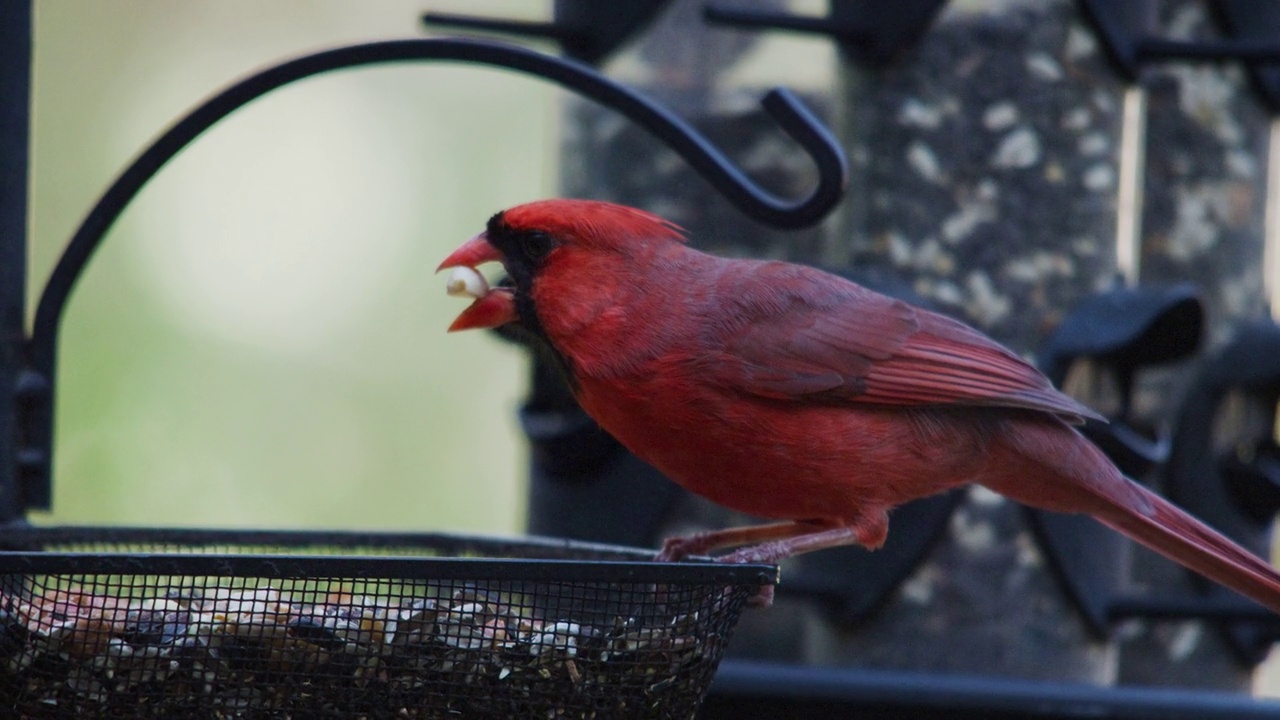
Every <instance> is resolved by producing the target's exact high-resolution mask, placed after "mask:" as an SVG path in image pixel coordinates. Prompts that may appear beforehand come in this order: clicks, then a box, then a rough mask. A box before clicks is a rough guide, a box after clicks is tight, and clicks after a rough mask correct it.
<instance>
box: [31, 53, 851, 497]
mask: <svg viewBox="0 0 1280 720" xmlns="http://www.w3.org/2000/svg"><path fill="white" fill-rule="evenodd" d="M409 60H446V61H455V62H468V63H476V64H480V65H490V66H495V67H502V68H507V69H509V70H516V71H519V72H523V73H526V74H529V75H534V76H536V77H541V78H544V79H547V80H549V81H551V82H554V83H556V84H558V85H560V86H562V87H565V88H567V89H570V90H574V91H576V92H578V93H581V94H582V95H584V96H586V97H588V98H591V99H593V100H595V101H596V102H599V103H601V104H602V105H605V106H607V107H610V108H612V109H614V110H616V111H618V112H619V113H621V114H622V115H624V116H626V117H627V118H629V119H630V120H632V121H633V122H635V123H637V124H639V125H640V126H641V127H644V128H645V129H646V130H648V131H649V132H650V133H652V134H653V135H654V136H656V137H657V138H659V139H660V140H662V141H663V142H665V143H666V144H667V145H669V146H670V147H671V148H672V149H673V150H675V151H676V152H677V153H678V154H679V155H680V156H681V157H683V158H684V159H685V161H686V162H688V163H689V164H690V165H691V166H693V168H694V169H695V170H697V172H698V173H699V174H700V175H702V177H704V178H705V179H706V180H707V181H708V182H709V183H711V185H712V186H714V187H715V188H716V189H717V190H719V191H720V192H721V193H722V194H723V195H724V196H725V197H726V198H727V199H728V200H729V201H730V202H732V203H733V204H734V205H735V206H737V207H738V209H740V210H742V211H743V212H744V213H746V214H747V215H749V216H751V217H753V218H755V219H756V220H759V221H761V222H764V223H767V224H770V225H774V226H777V227H784V228H799V227H805V226H808V225H812V224H814V223H817V222H818V221H820V220H822V218H823V217H825V216H826V215H827V213H828V212H830V211H831V209H832V208H833V207H834V206H835V205H836V203H837V202H839V200H840V198H841V196H842V195H843V193H844V188H845V186H846V185H847V183H848V178H849V170H848V163H847V161H846V160H845V157H844V152H843V151H842V150H841V148H840V145H839V144H838V143H837V142H836V140H835V138H834V137H833V136H832V135H831V133H830V132H829V131H828V130H827V129H826V128H825V127H824V126H823V125H822V123H821V122H820V121H819V120H818V119H817V118H815V117H814V116H813V114H812V113H811V112H810V111H809V110H808V109H807V108H806V107H805V106H804V105H803V104H802V103H801V102H800V101H799V100H798V99H797V98H796V97H795V96H794V95H792V94H791V93H790V92H789V91H787V90H785V89H782V88H776V89H774V90H772V91H770V92H769V93H768V94H767V95H766V96H765V97H764V99H763V100H762V101H761V103H762V105H763V106H764V109H765V111H766V112H767V113H768V114H769V116H770V117H772V118H773V119H774V121H775V122H777V123H778V125H779V126H780V127H781V128H782V129H783V130H784V131H785V132H786V133H787V134H788V135H789V136H791V138H792V139H794V140H795V141H796V142H797V143H799V144H800V146H801V147H803V148H804V149H805V151H806V152H807V153H808V154H809V156H810V157H811V158H812V159H813V161H814V164H815V165H816V166H817V168H818V181H817V185H816V187H815V188H814V190H813V192H812V194H810V196H809V197H807V198H804V199H802V200H799V201H788V200H783V199H780V198H778V197H776V196H774V195H772V194H771V193H768V192H766V191H765V190H763V189H761V188H760V187H759V186H757V185H756V184H755V183H753V182H752V181H751V180H750V179H749V178H748V177H747V176H746V175H745V174H744V173H743V172H742V171H741V170H739V169H738V168H737V167H736V166H735V165H734V164H733V163H731V162H730V161H729V160H728V159H726V158H725V156H724V155H723V154H722V153H721V152H720V151H719V150H718V149H716V148H715V147H714V146H713V145H712V144H711V143H710V142H709V141H708V140H707V139H706V138H704V137H703V136H702V135H701V134H700V133H698V131H697V130H695V129H694V128H693V127H692V126H691V125H689V124H688V123H687V122H685V121H684V120H682V119H680V118H679V117H677V116H675V115H673V114H672V113H671V112H669V111H667V110H666V109H664V108H662V107H660V106H659V105H657V104H655V103H654V102H653V101H651V100H649V99H648V98H646V97H644V96H643V95H641V94H639V93H637V92H635V91H633V90H630V89H627V88H625V87H623V86H621V85H619V84H617V83H615V82H614V81H612V80H610V79H609V78H607V77H605V76H604V75H601V74H600V73H598V72H596V71H595V70H592V69H591V68H590V67H588V66H586V65H583V64H581V63H578V62H575V61H573V60H567V59H564V58H558V57H554V56H550V55H545V54H542V53H539V52H535V51H532V50H528V49H525V48H521V47H516V46H512V45H505V44H500V43H492V42H485V41H479V40H461V39H430V40H389V41H383V42H374V43H367V44H361V45H351V46H348V47H341V48H335V49H332V50H325V51H322V52H318V53H314V54H311V55H305V56H302V57H299V58H296V59H294V60H290V61H287V62H284V63H282V64H280V65H276V66H274V67H271V68H268V69H266V70H263V71H261V72H258V73H256V74H254V75H251V76H249V77H247V78H245V79H243V80H241V81H239V82H237V83H235V84H234V85H232V86H231V87H229V88H227V89H225V90H223V91H222V92H220V93H218V94H217V95H215V96H213V97H212V98H210V99H209V100H207V101H205V102H204V103H203V104H202V105H200V106H199V107H197V108H196V109H194V110H192V111H191V112H190V113H188V114H187V116H186V117H184V118H182V119H181V120H179V121H178V122H177V123H175V124H174V125H173V126H172V127H170V128H169V129H168V130H167V131H166V132H165V133H164V134H163V135H161V136H160V137H159V138H158V139H157V140H156V141H155V142H153V143H152V144H151V146H150V147H148V148H147V149H146V150H144V151H143V152H142V154H141V155H139V156H138V157H137V159H135V160H134V161H133V163H132V164H131V165H130V166H129V167H128V168H126V169H125V171H124V172H123V173H121V174H120V176H119V177H117V178H116V180H115V182H113V183H112V184H111V186H110V187H109V188H108V189H107V191H106V192H105V193H103V195H102V197H101V198H99V200H98V202H97V204H96V205H95V206H94V207H93V209H92V210H91V211H90V212H89V214H88V216H87V217H86V218H85V220H84V222H83V223H81V225H80V228H79V229H78V230H77V231H76V233H75V235H74V236H73V237H72V238H71V241H70V242H69V243H68V244H67V247H66V249H65V250H64V251H63V254H62V257H61V258H60V259H59V260H58V264H57V266H56V267H55V268H54V270H53V273H52V275H51V276H50V278H49V282H48V284H47V285H46V286H45V288H44V291H43V293H42V294H41V296H40V301H39V304H38V305H37V307H36V316H35V322H34V324H33V328H32V336H31V339H30V341H29V343H28V347H27V357H26V361H27V368H28V370H27V373H29V375H28V386H31V387H43V388H44V391H43V392H42V393H39V394H38V397H35V398H28V401H27V402H26V403H25V404H24V405H23V406H22V408H21V410H22V412H23V416H22V421H21V424H22V426H23V430H22V435H23V438H22V443H21V447H20V448H19V458H20V460H19V461H20V464H21V467H20V473H21V476H22V478H23V480H22V484H23V493H24V501H25V506H26V507H30V508H48V507H49V503H50V499H51V498H50V496H51V487H50V482H49V477H50V475H49V466H50V463H51V457H50V455H51V448H52V435H53V392H54V389H53V385H54V383H53V377H54V366H55V362H56V354H57V341H58V330H59V323H60V321H61V317H62V310H63V307H64V306H65V305H66V302H67V298H68V296H69V295H70V293H71V290H72V288H73V287H74V286H75V283H76V280H77V279H78V278H79V277H80V273H81V272H82V271H83V269H84V266H85V265H86V264H87V263H88V261H89V259H90V258H91V257H92V256H93V253H94V251H95V250H96V249H97V247H98V245H99V244H100V242H101V240H102V237H103V236H104V235H105V234H106V232H107V231H108V230H109V229H110V228H111V226H112V224H113V223H114V222H115V220H116V218H117V217H119V215H120V213H121V212H123V210H124V208H125V206H126V205H128V203H129V202H130V201H131V200H132V199H133V197H134V196H135V195H136V194H137V193H138V191H139V190H141V189H142V187H143V186H144V185H145V184H146V183H147V182H148V181H149V180H150V179H151V177H152V176H154V175H155V174H156V172H158V171H159V170H160V168H161V167H163V166H164V164H165V163H166V162H168V161H169V160H170V159H171V158H173V156H174V155H176V154H177V153H178V152H179V151H180V150H181V149H182V148H184V147H186V145H187V144H188V143H190V142H191V141H192V140H194V139H195V138H196V137H197V136H199V135H200V133H202V132H204V131H205V130H207V129H208V128H210V127H211V126H212V125H214V124H215V123H216V122H218V121H219V120H221V119H222V118H224V117H226V116H227V115H229V114H230V113H232V112H233V111H235V110H236V109H238V108H240V107H242V106H243V105H246V104H247V103H249V102H250V101H252V100H254V99H256V98H258V97H260V96H262V95H264V94H266V93H268V92H270V91H272V90H275V89H277V88H279V87H281V86H283V85H286V84H288V83H291V82H293V81H295V80H300V79H302V78H305V77H309V76H312V75H316V74H319V73H323V72H327V71H330V70H337V69H339V68H349V67H358V66H363V65H372V64H375V63H384V62H403V61H409ZM23 458H25V460H24V459H23Z"/></svg>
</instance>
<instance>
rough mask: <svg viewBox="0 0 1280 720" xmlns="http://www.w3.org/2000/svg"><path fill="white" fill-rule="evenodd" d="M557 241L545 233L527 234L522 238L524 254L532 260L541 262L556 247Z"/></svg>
mask: <svg viewBox="0 0 1280 720" xmlns="http://www.w3.org/2000/svg"><path fill="white" fill-rule="evenodd" d="M555 244H556V242H555V240H554V239H553V238H552V237H551V236H550V235H548V234H546V233H544V232H537V231H535V232H530V233H526V234H525V235H524V236H523V237H522V238H521V246H522V249H523V250H524V254H525V255H526V256H527V257H528V258H529V259H531V260H541V259H542V258H544V257H546V256H547V253H549V252H551V249H552V248H554V247H555Z"/></svg>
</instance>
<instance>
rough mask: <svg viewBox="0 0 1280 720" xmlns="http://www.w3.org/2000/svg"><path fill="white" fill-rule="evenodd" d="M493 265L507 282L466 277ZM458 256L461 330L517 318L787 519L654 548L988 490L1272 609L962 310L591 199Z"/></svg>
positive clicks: (850, 517)
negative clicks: (971, 488)
mask: <svg viewBox="0 0 1280 720" xmlns="http://www.w3.org/2000/svg"><path fill="white" fill-rule="evenodd" d="M489 261H500V262H501V263H502V264H503V266H504V267H505V268H506V271H507V273H508V274H509V275H510V277H511V279H512V281H513V283H514V284H513V287H510V288H504V287H499V288H495V289H493V290H490V289H489V288H488V286H487V285H486V284H485V283H484V282H483V280H481V279H480V278H479V277H478V276H477V275H476V274H475V273H474V272H473V271H474V268H475V267H476V266H477V265H480V264H481V263H485V262H489ZM446 268H463V269H461V270H455V273H457V274H458V276H459V277H457V278H455V279H454V281H453V283H452V284H454V285H455V288H454V289H455V290H461V289H463V287H464V286H466V283H474V284H473V285H470V286H467V287H468V289H467V290H464V292H468V294H471V295H473V296H475V297H476V298H477V299H476V300H475V301H474V302H473V303H472V304H471V306H470V307H468V308H467V309H466V310H464V311H463V312H462V314H461V315H459V316H458V318H457V320H455V321H454V323H453V325H452V326H451V327H450V328H449V329H450V330H451V331H453V330H465V329H470V328H493V327H498V326H501V325H505V324H508V323H517V324H518V325H519V326H520V328H522V329H523V330H524V331H526V332H527V333H529V334H531V335H532V336H533V337H535V338H536V339H538V340H540V341H541V344H544V345H545V346H546V349H547V350H549V352H550V354H551V356H552V357H553V358H554V359H555V361H556V362H557V363H558V365H559V366H560V367H561V368H562V369H563V371H564V374H565V377H566V378H567V380H568V382H569V384H570V386H571V387H572V389H573V392H574V395H575V396H576V398H577V400H578V402H579V403H580V404H581V405H582V408H583V409H584V410H585V411H586V412H587V413H588V414H589V415H591V417H593V418H594V419H595V420H596V421H597V422H599V423H600V425H601V426H602V427H603V428H604V429H605V430H607V431H608V432H609V433H610V434H612V435H613V436H614V437H615V438H617V439H618V440H619V441H620V442H621V443H622V444H623V445H625V446H626V447H627V448H629V449H630V450H631V451H632V452H633V453H635V454H636V455H637V456H638V457H640V458H642V459H644V460H645V461H647V462H649V463H650V464H652V465H653V466H654V467H656V468H658V469H659V470H661V471H662V472H663V473H664V474H665V475H667V477H669V478H671V479H672V480H674V481H676V482H677V483H679V484H680V485H682V486H684V487H685V488H686V489H688V490H690V491H692V492H695V493H697V494H699V495H702V496H704V497H707V498H710V499H711V500H713V501H715V502H717V503H720V504H721V505H725V506H727V507H729V508H732V509H734V510H738V511H741V512H744V513H749V514H751V515H756V516H761V517H766V518H774V519H777V520H781V521H782V522H778V523H774V524H769V525H760V526H754V527H745V528H731V529H726V530H719V531H715V532H707V533H699V534H696V535H691V536H687V537H678V538H671V539H669V540H667V541H666V543H665V544H664V546H663V550H662V552H661V553H660V555H659V558H660V559H667V560H673V559H679V558H681V557H683V556H685V555H688V554H703V553H706V552H709V551H712V550H715V549H717V548H727V547H737V546H747V547H743V548H741V549H739V550H737V551H736V552H733V553H731V554H729V555H727V556H725V557H724V558H722V559H725V560H729V561H742V562H776V561H778V560H781V559H783V558H786V557H789V556H791V555H795V554H797V553H803V552H810V551H813V550H820V549H823V548H829V547H835V546H839V545H847V544H852V543H858V544H860V545H862V546H864V547H866V548H868V549H875V548H878V547H880V545H881V544H882V543H883V542H884V539H885V534H886V533H887V531H888V528H889V511H890V510H891V509H893V508H894V507H895V506H897V505H900V504H902V503H905V502H907V501H909V500H914V499H916V498H920V497H924V496H927V495H932V494H934V493H939V492H942V491H944V490H949V489H951V488H954V487H957V486H960V485H965V484H967V483H980V484H982V485H985V486H986V487H988V488H990V489H992V490H994V491H996V492H999V493H1001V494H1002V495H1005V496H1007V497H1009V498H1012V499H1014V500H1017V501H1018V502H1021V503H1025V504H1027V505H1031V506H1034V507H1038V508H1044V509H1047V510H1055V511H1059V512H1066V513H1088V514H1089V515H1092V516H1093V517H1094V518H1096V519H1097V520H1099V521H1100V522H1102V523H1104V524H1106V525H1108V526H1110V527H1112V528H1114V529H1115V530H1118V531H1120V532H1121V533H1123V534H1125V535H1127V536H1129V537H1130V538H1133V539H1134V540H1136V541H1138V542H1140V543H1142V544H1144V545H1147V546H1148V547H1150V548H1152V549H1154V550H1156V551H1157V552H1160V553H1162V554H1164V555H1166V556H1168V557H1169V558H1171V559H1172V560H1175V561H1177V562H1179V563H1181V564H1183V565H1185V566H1187V567H1189V568H1191V569H1193V570H1196V571H1197V572H1200V573H1202V574H1204V575H1206V576H1208V577H1210V578H1212V579H1214V580H1216V581H1218V582H1220V583H1222V584H1223V585H1226V586H1228V587H1230V588H1233V589H1235V590H1237V591H1238V592H1240V593H1243V594H1244V595H1247V596H1249V597H1251V598H1253V599H1254V600H1257V601H1258V602H1260V603H1262V604H1263V605H1266V606H1267V607H1269V608H1271V609H1273V610H1276V611H1278V612H1280V574H1277V573H1276V571H1275V570H1274V569H1273V568H1272V567H1271V566H1270V565H1268V564H1267V563H1266V562H1264V561H1263V560H1261V559H1259V558H1257V557H1256V556H1254V555H1252V554H1251V553H1249V552H1248V551H1246V550H1244V549H1243V548H1241V547H1239V546H1238V545H1236V544H1235V543H1233V542H1231V541H1230V540H1228V539H1227V538H1226V537H1224V536H1222V535H1220V534H1219V533H1217V532H1216V531H1214V530H1212V529H1211V528H1209V527H1208V526H1206V525H1205V524H1203V523H1201V522H1200V521H1199V520H1196V519H1195V518H1193V517H1191V516H1190V515H1188V514H1187V513H1185V512H1183V511H1182V510H1180V509H1178V508H1177V507H1175V506H1174V505H1172V504H1170V503H1169V502H1168V501H1166V500H1164V499H1162V498H1161V497H1159V496H1157V495H1155V494H1153V493H1151V492H1149V491H1148V490H1146V489H1145V488H1143V487H1142V486H1140V485H1138V484H1136V483H1134V482H1132V481H1131V480H1129V479H1128V478H1126V477H1124V476H1123V475H1122V474H1121V473H1120V471H1119V470H1117V469H1116V467H1115V465H1113V464H1112V463H1111V461H1110V460H1108V459H1107V457H1106V456H1105V455H1103V453H1102V452H1101V451H1099V450H1098V449H1097V448H1096V447H1095V446H1094V445H1093V444H1092V443H1091V442H1089V441H1088V440H1086V439H1085V438H1084V437H1083V436H1082V435H1080V434H1079V433H1078V432H1076V430H1075V429H1074V428H1073V427H1072V425H1073V424H1078V423H1080V422H1081V421H1082V420H1083V419H1084V418H1086V417H1088V418H1098V417H1099V416H1098V415H1097V414H1095V413H1094V412H1093V411H1091V410H1089V409H1088V408H1086V407H1085V406H1083V405H1081V404H1080V403H1078V402H1076V401H1075V400H1073V399H1071V398H1070V397H1067V396H1066V395H1063V394H1062V393H1060V392H1058V391H1057V390H1055V389H1054V388H1053V386H1052V385H1051V384H1050V383H1049V381H1048V379H1046V378H1045V377H1044V376H1043V375H1042V374H1040V372H1039V371H1037V370H1036V369H1035V368H1034V367H1032V366H1031V365H1029V364H1028V363H1026V362H1025V361H1023V360H1022V359H1021V358H1019V357H1018V356H1017V355H1015V354H1014V353H1013V352H1011V351H1010V350H1008V349H1006V348H1004V347H1003V346H1001V345H999V344H998V343H996V342H995V341H994V340H991V339H990V338H988V337H986V336H985V335H983V334H981V333H979V332H978V331H977V330H974V329H973V328H970V327H968V326H967V325H964V324H962V323H960V322H957V321H955V320H952V319H950V318H947V317H944V316H942V315H938V314H935V313H932V312H928V311H926V310H923V309H921V308H918V307H914V306H912V305H910V304H908V303H905V302H902V301H900V300H894V299H892V298H889V297H886V296H884V295H880V294H878V293H875V292H872V291H870V290H868V289H866V288H864V287H861V286H859V285H856V284H854V283H852V282H849V281H848V280H845V279H843V278H840V277H836V276H834V275H831V274H828V273H825V272H822V271H820V270H816V269H814V268H810V267H805V266H802V265H794V264H790V263H785V262H776V261H775V262H770V261H760V260H737V259H726V258H720V257H716V256H713V255H708V254H705V253H702V252H698V251H696V250H693V249H691V248H689V247H688V246H687V245H685V244H684V241H683V237H682V231H681V230H680V228H678V227H677V226H675V225H673V224H672V223H670V222H667V221H665V220H663V219H661V218H659V217H656V216H654V215H650V214H649V213H646V212H642V211H640V210H635V209H632V208H628V207H622V206H619V205H613V204H610V203H604V202H592V201H585V200H546V201H542V202H534V203H529V204H527V205H521V206H519V207H515V208H512V209H510V210H506V211H505V212H500V213H498V214H496V215H494V216H493V217H492V218H490V219H489V223H488V226H487V229H486V230H485V232H483V233H481V234H479V235H477V236H476V237H474V238H472V239H471V240H470V241H468V242H467V243H466V244H464V245H463V246H462V247H460V248H458V249H457V250H456V251H454V253H453V254H451V255H450V256H449V257H448V258H447V259H445V261H444V262H443V263H442V264H441V265H440V269H441V270H443V269H446Z"/></svg>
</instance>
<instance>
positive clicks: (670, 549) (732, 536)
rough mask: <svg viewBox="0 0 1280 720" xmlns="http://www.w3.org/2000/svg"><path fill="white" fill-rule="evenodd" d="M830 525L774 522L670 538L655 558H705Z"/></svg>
mask: <svg viewBox="0 0 1280 720" xmlns="http://www.w3.org/2000/svg"><path fill="white" fill-rule="evenodd" d="M830 526H831V524H830V523H828V522H823V521H819V520H796V521H793V522H781V523H771V524H769V525H749V526H747V527H738V528H725V529H723V530H711V531H707V532H700V533H694V534H692V535H681V536H678V537H672V538H667V539H666V541H664V542H663V543H662V552H659V553H658V556H657V557H656V558H654V559H655V560H658V561H659V562H677V561H679V560H683V559H684V558H686V557H688V556H690V555H706V554H707V553H708V552H711V551H712V550H718V549H720V548H726V547H737V546H739V545H751V544H753V543H754V544H755V546H757V547H758V546H760V545H762V544H765V543H768V542H769V541H777V540H785V539H787V538H795V537H797V536H800V537H803V536H805V535H811V534H813V533H814V532H815V531H817V530H818V529H820V528H826V527H830Z"/></svg>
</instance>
